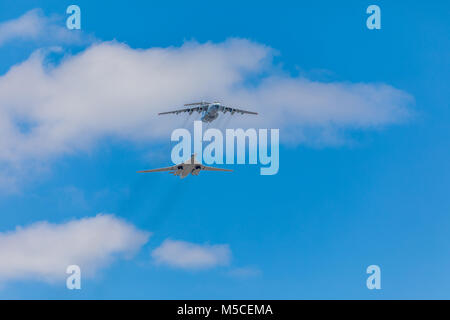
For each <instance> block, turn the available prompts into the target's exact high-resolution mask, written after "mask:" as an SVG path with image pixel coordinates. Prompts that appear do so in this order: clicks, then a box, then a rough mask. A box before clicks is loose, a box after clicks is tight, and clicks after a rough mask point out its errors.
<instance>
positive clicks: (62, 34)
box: [0, 9, 88, 47]
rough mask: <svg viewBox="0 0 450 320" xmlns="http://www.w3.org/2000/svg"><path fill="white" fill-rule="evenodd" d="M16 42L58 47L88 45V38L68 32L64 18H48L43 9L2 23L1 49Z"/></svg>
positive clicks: (77, 33) (0, 24)
mask: <svg viewBox="0 0 450 320" xmlns="http://www.w3.org/2000/svg"><path fill="white" fill-rule="evenodd" d="M15 40H16V41H32V42H37V43H39V44H44V45H57V44H81V43H86V42H87V40H88V37H87V36H86V35H83V34H82V33H81V32H78V31H73V30H68V29H67V28H66V26H65V21H64V17H63V16H55V15H54V16H46V15H45V14H44V12H43V11H42V10H41V9H33V10H30V11H28V12H26V13H25V14H23V15H22V16H20V17H18V18H16V19H11V20H7V21H3V22H0V47H1V46H3V45H5V44H8V43H9V42H12V41H15Z"/></svg>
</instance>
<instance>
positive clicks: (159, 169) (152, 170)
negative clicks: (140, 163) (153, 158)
mask: <svg viewBox="0 0 450 320" xmlns="http://www.w3.org/2000/svg"><path fill="white" fill-rule="evenodd" d="M172 170H177V166H171V167H166V168H158V169H150V170H142V171H138V173H144V172H162V171H172Z"/></svg>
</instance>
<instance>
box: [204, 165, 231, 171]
mask: <svg viewBox="0 0 450 320" xmlns="http://www.w3.org/2000/svg"><path fill="white" fill-rule="evenodd" d="M201 170H206V171H228V172H231V171H233V170H230V169H222V168H215V167H208V166H202V168H201Z"/></svg>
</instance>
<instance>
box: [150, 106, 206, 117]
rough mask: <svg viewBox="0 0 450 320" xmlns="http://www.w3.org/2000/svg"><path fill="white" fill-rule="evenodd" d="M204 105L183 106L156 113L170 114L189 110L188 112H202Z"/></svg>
mask: <svg viewBox="0 0 450 320" xmlns="http://www.w3.org/2000/svg"><path fill="white" fill-rule="evenodd" d="M204 107H206V106H200V107H194V108H185V109H179V110H174V111H167V112H160V113H158V115H162V114H171V113H173V114H179V113H182V112H189V113H192V112H194V111H197V112H202V111H203V109H204Z"/></svg>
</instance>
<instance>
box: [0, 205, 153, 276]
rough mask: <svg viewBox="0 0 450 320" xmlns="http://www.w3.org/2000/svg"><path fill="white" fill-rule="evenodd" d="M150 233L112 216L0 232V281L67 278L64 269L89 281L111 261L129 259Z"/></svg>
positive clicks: (99, 216) (36, 225)
mask: <svg viewBox="0 0 450 320" xmlns="http://www.w3.org/2000/svg"><path fill="white" fill-rule="evenodd" d="M149 236H150V234H149V233H148V232H145V231H141V230H139V229H137V228H136V227H135V226H133V225H132V224H130V223H128V222H126V221H124V220H122V219H119V218H116V217H115V216H113V215H107V214H99V215H97V216H95V217H92V218H84V219H79V220H72V221H69V222H67V223H61V224H51V223H48V222H46V221H42V222H38V223H35V224H32V225H30V226H26V227H17V228H16V230H14V231H11V232H3V233H0V283H1V282H6V281H11V280H22V279H26V280H28V279H34V280H43V281H48V282H53V281H58V280H61V279H64V278H66V277H67V274H66V273H65V272H66V268H67V266H69V265H73V264H75V265H78V266H80V268H81V270H82V273H83V276H87V277H92V276H94V275H95V274H96V273H97V272H98V271H99V270H101V269H102V268H105V267H107V266H108V265H109V264H111V263H112V262H113V261H114V260H115V259H118V258H131V257H132V256H133V255H134V254H135V253H136V252H137V251H138V250H139V249H140V248H141V247H142V246H143V245H144V244H145V243H146V242H147V241H148V238H149Z"/></svg>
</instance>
